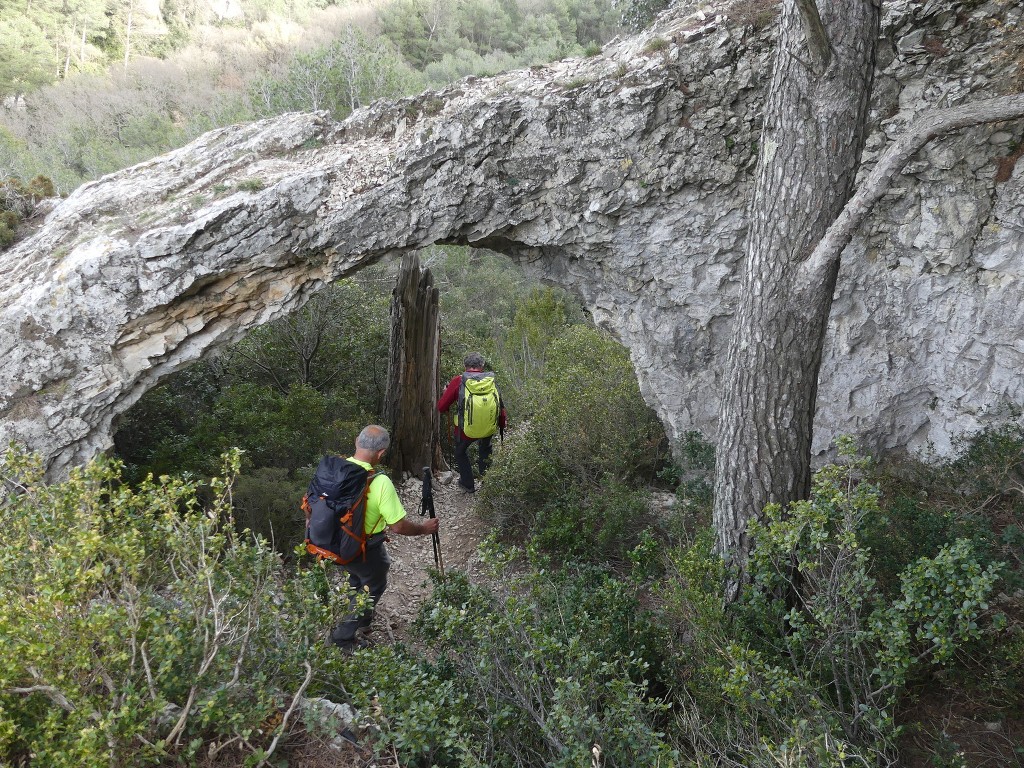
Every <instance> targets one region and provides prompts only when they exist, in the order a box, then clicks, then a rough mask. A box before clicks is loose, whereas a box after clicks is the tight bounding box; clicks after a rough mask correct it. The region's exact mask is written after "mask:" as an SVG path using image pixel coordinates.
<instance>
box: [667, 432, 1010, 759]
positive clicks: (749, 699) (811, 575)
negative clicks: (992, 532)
mask: <svg viewBox="0 0 1024 768" xmlns="http://www.w3.org/2000/svg"><path fill="white" fill-rule="evenodd" d="M843 453H844V456H846V458H847V462H848V463H847V464H845V465H843V466H838V465H836V466H830V467H826V468H825V469H823V470H821V471H820V472H818V473H817V474H816V476H815V482H814V490H813V493H812V497H811V499H809V500H807V501H801V502H796V503H794V504H792V505H791V506H790V507H789V508H787V509H786V510H782V509H780V508H779V507H777V506H769V507H768V508H767V509H766V510H765V513H764V516H763V519H761V520H759V521H753V522H752V523H751V525H750V533H751V536H752V538H753V540H754V542H755V546H754V549H753V551H752V553H751V555H750V560H749V563H748V567H749V573H750V574H751V583H750V584H749V585H748V586H747V588H746V589H745V591H744V594H743V599H742V602H741V603H740V604H739V605H738V606H735V607H733V608H731V609H730V610H729V611H728V612H727V613H726V614H724V619H723V614H721V613H720V612H719V611H718V610H717V609H716V608H715V607H714V606H715V604H714V602H713V599H712V598H713V597H717V594H716V592H717V590H715V592H711V591H710V590H711V589H714V586H715V585H708V584H705V585H704V587H703V589H701V588H700V586H701V582H700V581H699V580H698V581H697V582H696V585H694V584H693V583H692V582H691V583H688V585H687V586H686V587H685V589H686V590H688V592H687V593H686V594H685V598H686V599H685V600H684V599H681V598H680V599H678V600H677V602H678V603H679V604H680V605H688V606H697V607H698V608H699V610H695V611H694V612H693V616H694V618H693V619H689V620H684V623H685V622H692V623H693V624H694V625H696V626H695V627H694V628H693V629H691V631H692V632H693V633H694V634H696V635H697V636H699V637H701V638H702V642H703V644H704V645H705V647H710V648H712V649H717V661H716V663H714V664H711V665H706V666H705V669H706V670H707V672H706V673H705V674H706V675H707V676H708V677H705V678H704V680H703V685H704V686H705V687H710V688H712V689H713V688H714V687H716V686H717V687H718V688H719V690H720V691H721V693H723V694H724V695H725V696H726V701H727V707H726V709H725V711H722V709H721V708H720V707H719V708H718V711H712V712H708V711H707V708H709V707H710V708H712V709H713V708H715V703H714V699H713V698H712V697H703V698H701V699H699V700H695V701H694V702H693V703H691V704H690V705H689V706H688V708H687V709H688V712H689V713H690V714H689V716H688V717H683V718H682V720H681V722H683V723H685V724H689V735H690V738H692V739H693V740H694V742H695V743H696V744H698V745H700V747H701V748H702V749H705V750H708V751H710V752H712V753H715V754H718V755H719V756H721V757H722V759H723V760H724V761H725V763H724V764H727V765H750V764H758V765H760V764H770V763H773V761H782V760H785V761H787V762H786V764H792V765H808V766H827V765H833V766H842V765H847V764H850V763H849V762H848V761H851V760H852V761H854V762H855V763H856V764H869V765H874V764H892V762H891V761H892V760H893V758H894V754H895V742H896V737H897V736H898V734H899V728H898V727H897V725H896V720H895V710H896V704H897V703H898V701H899V700H900V697H901V694H902V693H903V691H904V690H905V686H906V682H907V679H908V675H910V674H911V673H912V672H913V671H915V670H920V669H922V668H924V667H925V666H927V665H932V666H934V665H939V664H944V663H946V662H948V661H949V660H950V659H951V658H952V656H953V653H954V652H955V650H956V649H957V648H959V647H961V646H962V645H963V644H964V643H965V642H967V641H970V640H972V639H974V638H978V637H980V636H981V635H982V632H983V628H982V622H981V618H982V616H984V615H986V612H987V611H988V608H989V605H988V601H989V598H990V595H991V594H992V592H993V589H994V587H995V585H996V582H997V579H998V572H999V568H1000V566H999V565H998V564H992V563H990V564H984V563H983V562H981V560H980V559H979V555H978V552H977V551H976V550H975V548H974V546H973V544H972V543H971V542H970V541H969V540H966V539H960V540H957V541H955V542H953V543H951V544H948V545H943V546H942V547H940V548H939V550H938V552H937V553H936V554H935V556H934V557H921V558H919V559H918V560H917V561H916V562H914V563H911V564H910V565H909V566H908V567H906V568H905V569H904V570H903V572H902V573H901V575H900V579H899V582H900V587H899V590H898V591H897V593H896V594H895V595H894V596H893V597H891V598H890V597H888V596H887V595H886V594H885V593H884V592H883V590H881V589H880V588H879V587H878V585H877V583H876V581H875V579H874V578H873V577H872V575H871V570H872V569H871V552H870V550H869V549H868V548H866V547H864V546H862V543H861V539H860V537H861V534H862V532H863V530H864V526H865V521H866V520H869V519H870V518H872V517H873V516H875V515H876V514H877V512H878V508H879V489H878V487H877V486H875V485H872V484H871V483H869V482H866V481H865V480H864V476H865V474H866V469H867V466H866V462H864V461H863V460H861V459H858V458H856V457H855V455H853V454H852V453H851V452H850V451H849V450H848V449H844V452H843ZM692 572H693V571H692V569H691V571H690V573H692ZM677 591H678V588H677ZM992 631H995V630H994V629H993V630H992ZM702 708H703V711H701V710H702ZM716 719H717V720H718V721H719V722H721V723H725V724H726V725H725V726H722V727H721V728H720V729H719V731H718V732H716V731H715V730H705V731H700V732H698V731H697V730H694V726H695V724H696V723H697V722H698V721H707V720H716Z"/></svg>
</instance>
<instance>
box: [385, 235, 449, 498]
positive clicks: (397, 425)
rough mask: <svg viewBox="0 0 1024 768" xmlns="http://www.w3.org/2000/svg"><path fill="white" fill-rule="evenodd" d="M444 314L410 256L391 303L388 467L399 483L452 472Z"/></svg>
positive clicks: (427, 277) (430, 281)
mask: <svg viewBox="0 0 1024 768" xmlns="http://www.w3.org/2000/svg"><path fill="white" fill-rule="evenodd" d="M440 344H441V313H440V309H439V303H438V291H437V289H436V288H435V287H434V279H433V276H432V275H431V274H430V270H429V269H427V270H420V264H419V257H418V256H416V255H415V254H406V256H405V257H404V258H403V260H402V268H401V270H400V272H399V275H398V282H397V284H396V286H395V290H394V293H393V294H392V299H391V345H390V361H389V363H388V383H387V390H386V393H385V397H384V423H385V425H387V427H388V428H389V429H390V430H391V452H390V454H389V458H388V464H389V466H390V467H391V472H392V475H393V476H394V477H395V479H396V480H401V479H402V478H403V477H404V476H405V475H406V473H409V474H414V475H417V476H419V475H421V474H422V472H423V468H424V467H427V466H430V467H433V468H434V469H447V465H446V464H445V462H444V458H443V457H442V455H441V442H440V437H441V418H440V414H438V412H437V398H438V396H439V394H440V385H441V369H440V357H441V356H440Z"/></svg>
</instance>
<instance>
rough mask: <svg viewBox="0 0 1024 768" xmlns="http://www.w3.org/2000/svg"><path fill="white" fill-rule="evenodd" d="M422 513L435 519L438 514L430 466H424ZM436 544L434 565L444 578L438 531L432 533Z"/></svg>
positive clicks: (431, 535)
mask: <svg viewBox="0 0 1024 768" xmlns="http://www.w3.org/2000/svg"><path fill="white" fill-rule="evenodd" d="M420 515H421V516H422V515H426V516H427V517H429V518H430V519H431V520H433V519H434V518H435V517H437V515H436V514H435V513H434V480H433V476H432V474H431V472H430V467H424V468H423V501H422V502H421V503H420ZM430 537H431V539H432V541H433V544H434V565H435V566H436V567H437V571H438V573H440V574H441V578H442V579H443V578H444V558H442V557H441V537H440V536H439V535H438V533H437V531H434V533H432V534H430Z"/></svg>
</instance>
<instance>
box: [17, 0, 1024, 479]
mask: <svg viewBox="0 0 1024 768" xmlns="http://www.w3.org/2000/svg"><path fill="white" fill-rule="evenodd" d="M701 5H704V6H707V4H701ZM743 6H744V3H743V2H739V3H735V4H734V7H732V8H728V7H726V6H725V5H722V6H721V7H718V8H711V9H710V10H708V9H707V8H705V10H704V11H696V10H695V9H696V7H697V4H694V3H690V4H688V5H687V4H685V3H684V4H682V5H681V6H680V7H678V8H677V9H676V10H675V11H672V12H670V13H668V14H666V15H665V16H664V17H663V18H662V19H661V20H660V21H659V23H658V24H657V25H656V26H655V28H653V29H652V30H650V31H648V32H646V33H644V34H643V35H640V36H637V37H633V38H629V39H625V40H622V41H620V42H618V43H615V44H613V45H609V46H608V47H606V49H605V51H604V52H603V53H602V54H601V55H599V56H595V57H591V58H586V59H576V60H569V61H564V62H560V63H558V64H555V65H553V66H550V67H545V68H534V69H531V70H527V71H522V72H514V73H509V74H505V75H500V76H497V77H494V78H489V79H474V78H469V79H467V80H464V81H460V82H459V83H457V84H455V85H453V86H451V87H449V88H447V89H445V90H442V91H439V92H436V93H427V94H423V95H421V96H417V97H415V98H409V99H404V100H401V101H397V102H381V103H377V104H375V105H372V106H370V107H369V108H366V109H364V110H361V111H359V112H357V113H355V114H354V115H352V117H350V118H349V119H348V120H346V121H344V122H342V123H336V122H333V121H332V120H330V119H329V118H328V117H327V116H326V115H323V114H288V115H283V116H281V117H279V118H275V119H271V120H266V121H262V122H258V123H253V124H249V125H240V126H234V127H230V128H224V129H219V130H215V131H212V132H210V133H208V134H206V135H204V136H202V137H200V138H199V139H197V140H196V141H195V142H193V143H192V144H190V145H188V146H186V147H184V148H182V149H180V150H177V151H175V152H171V153H169V154H167V155H164V156H162V157H159V158H156V159H154V160H151V161H149V162H146V163H142V164H140V165H138V166H135V167H133V168H130V169H127V170H124V171H121V172H118V173H115V174H112V175H110V176H107V177H104V178H103V179H101V180H99V181H96V182H93V183H90V184H87V185H84V186H83V187H81V188H80V189H78V190H77V191H76V192H74V193H73V194H72V195H71V196H70V197H68V198H67V199H66V200H64V201H62V202H61V203H60V204H59V205H58V206H56V208H54V209H53V210H52V212H50V213H49V214H48V215H47V216H46V218H45V221H44V222H42V223H41V224H40V225H39V228H38V230H37V231H36V232H35V233H34V234H33V235H32V236H31V237H29V238H27V239H25V240H23V241H22V242H20V243H18V244H17V245H16V246H15V247H14V248H13V249H11V250H10V251H8V252H6V253H4V254H3V255H2V256H0V356H2V358H3V360H4V365H3V367H2V372H0V419H2V421H0V440H2V441H3V442H4V443H6V442H7V441H8V440H11V439H17V440H20V441H22V442H25V443H27V444H28V445H29V446H30V447H32V448H33V449H36V450H39V451H41V452H43V453H44V454H45V455H46V456H47V458H48V460H49V462H50V467H51V470H52V471H53V472H54V473H56V474H59V473H60V472H62V471H63V470H65V469H66V468H67V467H68V466H69V465H71V464H73V463H76V462H80V461H82V460H84V459H87V458H88V457H90V456H92V455H93V454H95V453H96V452H97V451H101V450H104V449H106V448H107V447H109V445H110V442H111V435H112V431H113V429H114V428H115V426H116V420H117V417H118V415H119V414H121V413H123V412H124V411H125V410H126V409H127V408H129V407H130V406H131V405H132V404H133V403H134V402H136V401H137V400H138V398H139V397H140V396H141V395H142V394H143V393H144V392H145V391H146V390H147V389H149V388H150V387H152V386H153V385H154V384H155V383H156V382H157V381H158V380H159V379H160V378H161V377H163V376H165V375H167V374H169V373H171V372H173V371H176V370H178V369H181V368H182V367H184V366H187V365H189V364H190V363H192V362H195V361H196V360H198V359H199V358H201V357H202V356H203V355H205V354H207V353H209V352H211V351H212V350H214V349H216V348H217V347H219V346H222V345H224V344H227V343H229V342H232V341H235V340H237V339H239V338H241V337H242V336H243V335H244V334H245V332H246V331H247V330H249V329H251V328H253V327H255V326H258V325H260V324H263V323H266V322H268V321H270V320H272V319H274V318H276V317H279V316H281V315H282V314H284V313H287V312H289V311H291V310H294V309H295V308H297V307H299V306H301V304H302V303H303V302H304V301H305V300H306V299H308V298H309V296H310V295H312V293H313V292H315V291H316V290H317V289H318V288H320V287H322V286H323V285H324V284H325V283H328V282H330V281H331V280H334V279H337V278H339V277H342V276H344V275H347V274H350V273H352V272H353V271H355V270H357V269H359V268H360V267H362V266H365V265H367V264H369V263H371V262H373V261H376V260H378V259H381V258H386V257H391V256H395V255H398V254H400V253H402V252H404V251H405V250H408V249H415V248H420V247H423V246H426V245H429V244H432V243H462V244H470V245H475V246H479V247H487V248H492V249H494V250H498V251H502V252H505V253H508V254H510V255H512V256H513V257H514V258H516V259H517V260H519V261H520V262H521V263H523V264H524V266H525V267H526V268H527V269H528V270H529V271H530V272H532V273H534V274H536V275H539V276H541V277H543V278H545V279H547V280H550V281H553V282H556V283H559V284H561V285H564V286H566V287H568V288H570V289H572V290H574V291H576V292H578V293H579V295H580V296H581V297H582V298H583V300H584V302H585V303H586V306H587V307H588V308H589V310H590V312H591V313H592V314H593V317H594V319H595V320H596V321H597V322H599V323H600V324H602V325H604V326H606V327H608V328H609V329H610V330H612V331H613V332H614V333H615V334H616V335H617V336H618V337H619V338H620V339H621V340H622V341H623V342H624V343H625V344H626V345H627V346H628V347H629V349H630V352H631V355H632V359H633V363H634V365H635V368H636V371H637V375H638V378H639V380H640V384H641V389H642V391H643V393H644V396H645V398H646V399H647V400H648V402H649V403H650V404H651V405H652V406H653V407H654V408H655V409H656V410H657V412H658V414H659V415H660V416H661V418H662V419H663V421H664V422H665V424H666V426H667V428H668V429H669V432H670V434H671V435H672V436H673V437H679V436H680V435H682V434H683V433H684V432H686V431H688V430H699V431H701V432H703V433H704V434H705V435H712V434H713V427H714V421H715V417H716V413H717V407H718V401H717V396H718V393H719V392H720V391H721V389H722V381H721V376H722V373H721V367H722V364H723V362H724V350H725V348H726V346H727V344H728V336H729V330H730V317H731V312H732V307H733V305H734V303H735V300H736V293H737V290H738V285H739V283H738V276H737V264H738V262H739V259H740V258H741V256H742V250H743V238H744V232H745V226H746V206H747V200H748V195H749V193H750V180H751V171H752V168H753V166H754V163H755V161H756V153H757V141H758V129H759V125H758V120H759V114H758V106H759V104H760V103H761V101H762V100H763V98H764V90H765V88H766V86H767V81H768V79H769V75H770V72H769V65H770V58H771V50H770V49H771V28H770V27H768V28H766V29H762V30H755V29H753V28H752V27H750V26H749V25H744V24H742V23H740V22H741V21H742V19H743V15H742V12H741V10H742V7H743ZM887 7H888V11H887V14H886V22H885V30H884V39H883V40H882V42H881V45H880V60H879V69H878V78H877V83H876V89H875V99H874V107H873V121H874V131H873V134H872V136H871V139H870V140H869V144H868V150H867V154H866V156H865V167H866V168H870V165H871V163H872V161H873V158H874V157H877V155H878V153H879V152H880V151H881V150H882V148H883V147H884V146H885V143H886V141H887V139H888V138H889V137H892V136H894V135H896V134H897V133H899V131H900V130H901V128H902V127H903V126H904V125H906V124H907V122H908V121H909V120H910V119H911V118H913V117H914V116H916V115H918V114H920V113H921V112H923V111H925V110H927V109H929V108H931V107H935V106H948V105H952V104H957V103H962V102H965V101H968V100H971V99H977V98H982V97H987V96H992V95H998V94H1003V93H1008V92H1011V91H1020V90H1022V89H1024V64H1022V61H1024V33H1022V32H1021V31H1020V30H1021V28H1022V27H1024V19H1022V10H1021V7H1020V4H1019V3H1018V2H1016V1H1015V0H988V1H987V2H980V3H979V2H977V0H964V1H963V2H956V1H955V0H954V1H953V2H948V1H947V0H942V1H941V2H939V1H938V0H926V1H925V2H921V1H920V0H913V1H912V0H893V2H889V3H887ZM1022 143H1024V123H1022V122H1020V121H1017V122H1013V123H1004V124H999V125H994V126H987V127H982V128H978V129H972V130H969V131H964V132H961V133H959V134H955V135H951V136H949V137H945V138H942V139H939V140H936V141H933V142H932V143H931V144H930V145H929V146H928V147H927V148H926V150H924V151H923V152H922V153H921V154H920V155H919V156H918V157H917V158H915V159H914V160H913V161H912V162H911V164H910V165H909V166H908V167H907V169H906V171H905V173H904V174H903V175H902V176H901V177H900V178H899V180H898V183H897V185H896V186H894V187H893V189H892V190H891V193H890V194H889V195H887V196H886V198H885V199H884V200H883V201H882V203H881V204H880V205H879V206H878V207H877V208H876V210H875V211H874V213H873V215H872V216H871V218H870V220H869V221H868V222H867V224H866V225H865V227H864V228H863V229H862V231H861V233H860V234H859V235H858V237H857V238H855V240H854V242H853V243H852V244H851V245H850V247H849V248H848V249H847V252H846V253H845V255H844V264H843V268H842V272H841V274H840V278H839V283H838V288H837V292H836V303H835V306H834V308H833V312H832V322H831V332H830V337H829V341H828V344H827V349H826V351H825V358H824V363H823V366H822V371H821V381H820V390H819V411H818V415H817V421H816V434H815V448H816V450H817V451H819V452H822V451H825V450H826V449H827V448H828V445H829V443H830V442H831V440H832V439H833V437H834V436H835V435H837V434H841V433H847V434H856V435H859V436H861V437H862V438H863V439H864V440H865V442H866V444H867V445H868V447H869V448H871V449H873V450H888V449H894V448H909V449H911V450H921V449H924V448H926V447H927V446H928V445H934V447H935V448H936V450H938V451H939V452H940V453H948V452H949V451H950V450H951V438H952V436H954V435H956V434H958V433H962V432H964V431H969V430H973V429H977V428H978V427H979V426H981V425H983V424H985V423H989V422H990V421H993V420H999V419H1006V418H1008V417H1011V416H1015V415H1016V414H1018V413H1019V408H1020V406H1021V405H1024V382H1022V379H1021V376H1020V371H1021V370H1022V367H1024V301H1022V299H1024V291H1022V285H1024V283H1022V278H1024V275H1022V270H1024V170H1022V168H1024V163H1017V164H1016V165H1015V157H1016V156H1018V155H1019V154H1020V152H1019V147H1020V145H1021V144H1022ZM811 204H813V203H811Z"/></svg>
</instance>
